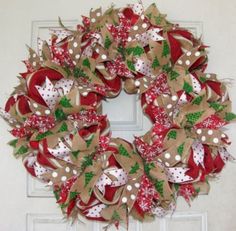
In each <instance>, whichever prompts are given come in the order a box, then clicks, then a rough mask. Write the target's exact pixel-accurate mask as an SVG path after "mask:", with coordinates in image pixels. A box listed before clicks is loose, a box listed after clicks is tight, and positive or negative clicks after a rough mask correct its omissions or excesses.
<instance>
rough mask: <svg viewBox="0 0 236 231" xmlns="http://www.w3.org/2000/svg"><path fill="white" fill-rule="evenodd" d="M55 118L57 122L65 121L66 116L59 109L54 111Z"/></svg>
mask: <svg viewBox="0 0 236 231" xmlns="http://www.w3.org/2000/svg"><path fill="white" fill-rule="evenodd" d="M55 116H56V119H57V120H66V114H65V113H64V111H63V110H62V109H60V108H58V109H57V110H56V111H55Z"/></svg>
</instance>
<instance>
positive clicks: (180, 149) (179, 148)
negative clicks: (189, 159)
mask: <svg viewBox="0 0 236 231" xmlns="http://www.w3.org/2000/svg"><path fill="white" fill-rule="evenodd" d="M177 152H178V154H179V155H180V156H182V154H183V152H184V143H182V144H181V145H179V147H178V148H177Z"/></svg>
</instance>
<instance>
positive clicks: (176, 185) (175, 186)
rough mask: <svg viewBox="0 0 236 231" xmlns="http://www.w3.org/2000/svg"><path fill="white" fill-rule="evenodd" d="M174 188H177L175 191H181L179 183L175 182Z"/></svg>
mask: <svg viewBox="0 0 236 231" xmlns="http://www.w3.org/2000/svg"><path fill="white" fill-rule="evenodd" d="M174 188H175V191H176V192H178V191H179V184H176V183H174Z"/></svg>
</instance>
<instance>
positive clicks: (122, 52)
mask: <svg viewBox="0 0 236 231" xmlns="http://www.w3.org/2000/svg"><path fill="white" fill-rule="evenodd" d="M117 51H118V52H119V53H120V54H121V56H122V59H123V60H125V56H126V54H125V48H124V47H122V46H119V47H118V48H117Z"/></svg>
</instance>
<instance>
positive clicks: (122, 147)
mask: <svg viewBox="0 0 236 231" xmlns="http://www.w3.org/2000/svg"><path fill="white" fill-rule="evenodd" d="M118 150H119V153H120V154H121V155H122V156H126V157H129V158H131V156H130V154H129V153H128V151H127V150H126V148H125V147H124V146H123V145H122V144H120V145H119V148H118Z"/></svg>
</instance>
